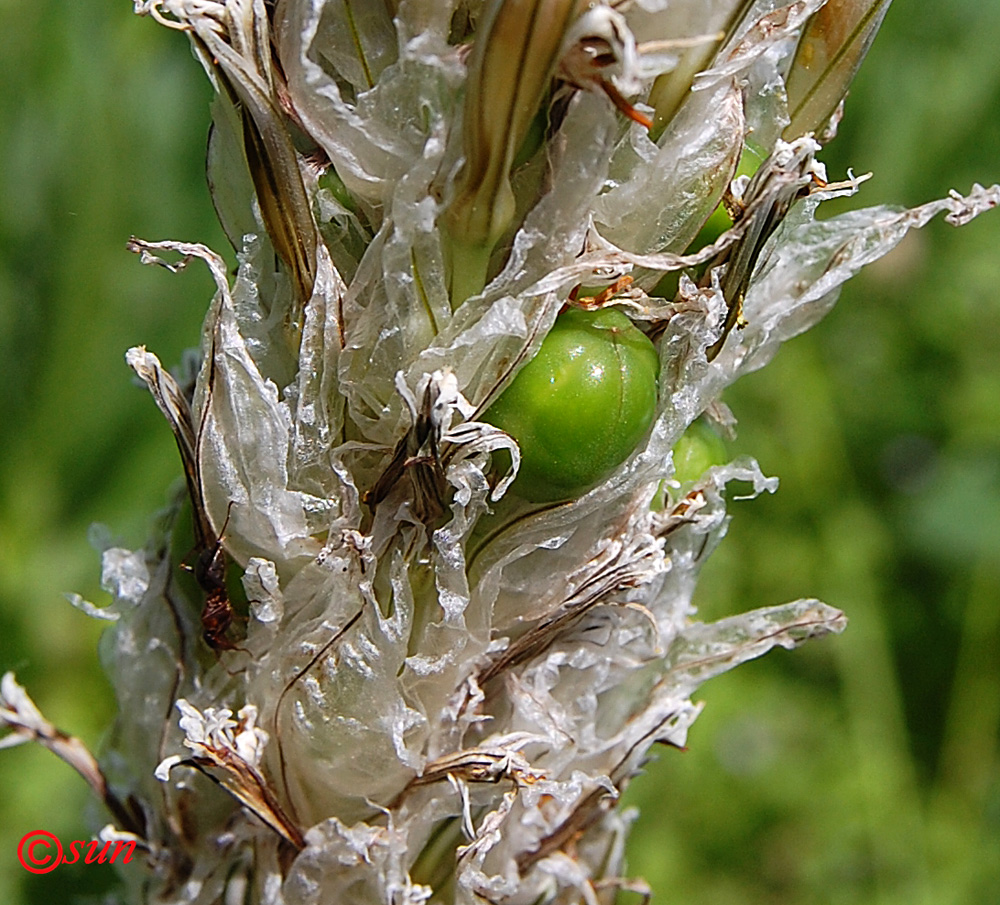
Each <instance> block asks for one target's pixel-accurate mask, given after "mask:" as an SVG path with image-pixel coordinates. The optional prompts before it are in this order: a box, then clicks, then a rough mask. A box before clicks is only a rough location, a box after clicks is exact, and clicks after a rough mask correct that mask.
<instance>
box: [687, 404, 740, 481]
mask: <svg viewBox="0 0 1000 905" xmlns="http://www.w3.org/2000/svg"><path fill="white" fill-rule="evenodd" d="M727 461H728V456H727V455H726V444H725V443H723V442H722V438H721V437H720V436H719V435H718V434H717V433H716V432H715V431H714V430H712V428H711V426H710V425H709V424H708V423H707V422H706V421H705V419H704V418H698V419H697V420H696V421H694V422H692V423H691V424H690V425H688V429H687V430H686V431H684V433H683V434H681V437H680V439H679V440H678V441H677V443H676V445H675V446H674V480H676V481H679V482H680V483H681V484H688V483H690V482H692V481H697V480H698V478H700V477H701V476H702V475H703V474H704V473H705V472H706V471H708V469H709V468H711V467H712V466H713V465H724V464H725V463H726V462H727Z"/></svg>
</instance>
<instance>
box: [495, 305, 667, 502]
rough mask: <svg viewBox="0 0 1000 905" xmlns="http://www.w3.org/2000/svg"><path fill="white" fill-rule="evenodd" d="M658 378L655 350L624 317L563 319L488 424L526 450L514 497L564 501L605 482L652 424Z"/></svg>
mask: <svg viewBox="0 0 1000 905" xmlns="http://www.w3.org/2000/svg"><path fill="white" fill-rule="evenodd" d="M659 370H660V360H659V356H658V355H657V353H656V349H655V348H654V346H653V344H652V343H651V342H650V341H649V338H648V337H647V336H646V335H645V334H644V333H643V332H642V331H641V330H639V329H638V327H636V326H635V325H634V324H633V323H632V321H630V320H629V319H628V318H627V317H626V316H625V315H624V314H622V312H621V311H619V310H617V309H615V308H602V309H600V310H598V311H584V310H582V309H579V308H570V309H569V310H567V311H565V312H563V313H562V314H561V315H560V316H559V317H558V318H557V320H556V322H555V324H554V325H553V327H552V329H551V330H550V331H549V334H548V336H546V337H545V339H544V340H543V342H542V345H541V347H540V348H539V350H538V354H537V355H535V357H534V358H533V359H532V360H531V361H530V362H528V364H526V365H525V366H524V367H523V368H522V369H521V370H520V371H519V372H518V374H517V376H516V377H515V378H514V381H513V382H512V383H511V384H510V386H508V387H507V389H506V390H505V391H504V392H503V394H502V395H501V396H500V398H499V399H497V401H496V402H495V403H494V404H493V405H492V406H491V407H490V409H489V411H487V412H486V414H485V415H484V416H483V420H484V421H487V422H489V423H490V424H493V425H495V426H496V427H499V428H501V429H502V430H504V431H506V432H507V433H508V434H510V435H511V436H512V437H513V438H514V439H515V440H517V444H518V446H519V447H520V449H521V470H520V472H519V473H518V476H517V480H516V481H515V482H514V484H513V486H512V488H511V489H512V490H514V491H516V492H517V493H518V494H519V495H520V496H521V497H523V498H524V499H527V500H531V501H533V502H547V501H552V500H565V499H571V498H572V497H576V496H580V495H581V494H582V493H584V492H585V491H587V490H589V489H590V488H592V487H594V486H595V485H597V484H599V483H600V482H601V481H602V480H604V479H605V478H607V477H608V476H609V475H610V474H611V472H613V471H614V469H615V468H616V467H617V466H618V465H620V464H621V463H622V462H624V461H625V460H626V459H627V458H628V457H629V456H630V455H631V454H632V452H633V451H634V450H635V448H636V447H637V446H638V445H639V442H640V441H641V440H642V439H643V437H644V436H645V435H646V433H647V431H648V430H649V428H650V425H651V424H652V423H653V419H654V417H655V416H656V399H657V378H658V376H659Z"/></svg>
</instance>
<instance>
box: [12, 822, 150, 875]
mask: <svg viewBox="0 0 1000 905" xmlns="http://www.w3.org/2000/svg"><path fill="white" fill-rule="evenodd" d="M133 852H135V843H134V842H123V841H121V840H117V841H110V840H109V841H108V842H105V843H104V845H103V847H102V846H101V843H100V842H98V841H97V840H96V839H91V840H89V841H87V842H84V841H83V840H82V839H76V840H74V841H73V842H71V843H70V844H69V851H68V852H64V851H63V847H62V843H61V842H60V841H59V840H58V839H57V838H56V837H55V836H54V835H53V834H52V833H47V832H45V830H34V831H33V832H31V833H27V834H26V835H25V836H24V837H23V838H22V839H21V841H20V842H19V843H18V846H17V860H18V861H20V862H21V867H23V868H24V869H25V870H30V871H31V872H32V873H33V874H47V873H48V872H49V871H50V870H55V869H56V868H57V867H58V866H59V865H60V864H76V862H77V861H79V860H80V859H81V858H83V863H84V864H114V863H115V860H116V859H117V858H118V856H119V855H121V856H122V859H121V860H122V863H123V864H128V863H129V861H131V860H132V854H133Z"/></svg>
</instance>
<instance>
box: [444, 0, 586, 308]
mask: <svg viewBox="0 0 1000 905" xmlns="http://www.w3.org/2000/svg"><path fill="white" fill-rule="evenodd" d="M583 6H584V3H583V2H582V0H494V2H493V3H491V4H490V6H489V7H488V9H487V10H486V12H485V15H484V17H483V18H484V21H483V24H482V25H481V26H480V27H479V29H478V30H477V34H476V43H475V47H474V48H473V51H472V56H471V58H470V60H469V76H468V80H467V82H466V93H465V103H464V106H463V110H462V143H463V151H464V154H465V162H464V163H463V164H462V168H461V170H460V171H459V174H458V178H457V181H456V184H455V195H454V197H453V199H452V201H451V203H450V204H449V206H448V209H447V211H446V212H445V214H444V225H445V227H446V231H447V234H448V236H449V238H450V255H451V262H450V264H451V299H452V304H453V305H458V304H460V303H461V302H463V301H464V300H465V299H466V298H468V297H469V296H471V295H474V294H475V293H477V292H478V291H480V290H481V289H482V287H483V286H484V285H485V283H486V269H487V266H488V264H489V257H490V252H491V251H492V250H493V246H494V245H495V244H496V242H497V240H498V239H499V238H500V237H501V236H502V235H503V233H504V231H505V230H506V229H507V227H508V226H509V225H510V223H511V220H512V219H513V217H514V209H515V204H514V192H513V189H512V188H511V184H510V170H511V165H512V163H513V161H514V156H515V154H516V153H517V151H518V149H519V148H520V147H521V144H522V142H523V141H524V139H525V136H526V135H527V134H528V130H529V128H530V127H531V123H532V120H533V119H534V117H535V114H536V113H537V111H538V108H539V105H540V104H541V102H542V99H543V97H544V96H545V94H546V92H547V91H548V89H549V83H550V80H551V78H552V74H553V72H554V71H555V67H556V64H557V63H558V61H559V55H560V51H561V50H562V45H563V39H564V37H565V34H566V32H567V30H568V29H569V27H570V26H571V25H572V24H573V22H574V21H575V19H576V18H577V16H578V15H579V12H580V10H581V8H582V7H583Z"/></svg>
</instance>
